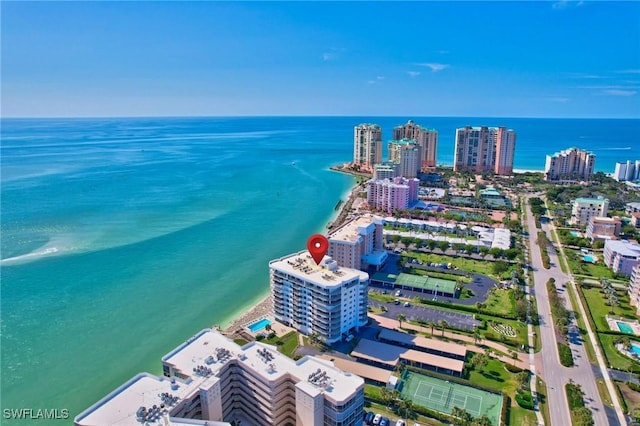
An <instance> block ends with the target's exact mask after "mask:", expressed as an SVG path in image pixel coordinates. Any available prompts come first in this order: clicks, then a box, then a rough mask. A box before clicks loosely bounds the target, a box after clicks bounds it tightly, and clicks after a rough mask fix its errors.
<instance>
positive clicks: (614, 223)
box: [587, 216, 622, 242]
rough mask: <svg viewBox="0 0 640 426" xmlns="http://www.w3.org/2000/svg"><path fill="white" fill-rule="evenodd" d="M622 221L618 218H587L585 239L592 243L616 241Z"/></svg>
mask: <svg viewBox="0 0 640 426" xmlns="http://www.w3.org/2000/svg"><path fill="white" fill-rule="evenodd" d="M621 229H622V220H621V219H620V218H619V217H595V216H592V217H590V218H589V222H588V224H587V238H589V239H590V240H591V242H594V241H604V240H610V239H613V240H616V239H618V237H619V236H620V230H621Z"/></svg>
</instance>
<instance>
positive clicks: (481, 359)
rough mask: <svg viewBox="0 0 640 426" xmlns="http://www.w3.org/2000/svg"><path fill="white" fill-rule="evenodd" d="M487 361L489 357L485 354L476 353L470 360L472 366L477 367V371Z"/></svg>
mask: <svg viewBox="0 0 640 426" xmlns="http://www.w3.org/2000/svg"><path fill="white" fill-rule="evenodd" d="M488 363H489V358H488V357H487V356H486V355H485V354H476V355H474V357H473V359H472V360H471V364H472V365H473V368H474V369H475V368H477V369H478V371H482V370H483V369H484V367H486V366H487V364H488Z"/></svg>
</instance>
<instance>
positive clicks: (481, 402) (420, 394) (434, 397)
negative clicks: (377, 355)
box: [399, 370, 502, 425]
mask: <svg viewBox="0 0 640 426" xmlns="http://www.w3.org/2000/svg"><path fill="white" fill-rule="evenodd" d="M399 389H400V395H401V396H402V397H404V398H407V399H410V400H411V401H413V402H414V403H415V404H418V405H422V406H423V407H425V408H429V409H431V410H436V411H440V412H441V413H446V414H451V411H452V410H453V407H458V408H463V409H465V410H466V411H467V412H468V413H469V414H471V415H472V416H473V417H481V416H483V415H486V416H487V417H488V418H489V419H491V422H492V423H493V424H494V425H498V422H499V420H500V411H501V410H502V395H499V394H496V393H491V392H486V391H483V390H480V389H476V388H473V387H471V386H465V385H461V384H458V383H453V382H449V381H445V380H440V379H436V378H435V377H429V376H425V375H423V374H419V373H414V372H412V371H409V370H405V371H404V373H403V374H402V378H401V379H400V385H399Z"/></svg>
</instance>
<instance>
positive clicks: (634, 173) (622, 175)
mask: <svg viewBox="0 0 640 426" xmlns="http://www.w3.org/2000/svg"><path fill="white" fill-rule="evenodd" d="M613 178H614V179H615V180H617V181H618V182H625V181H638V180H640V160H636V161H630V160H627V161H626V162H624V163H616V168H615V171H614V172H613Z"/></svg>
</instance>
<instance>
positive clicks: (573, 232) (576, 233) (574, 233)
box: [569, 231, 580, 237]
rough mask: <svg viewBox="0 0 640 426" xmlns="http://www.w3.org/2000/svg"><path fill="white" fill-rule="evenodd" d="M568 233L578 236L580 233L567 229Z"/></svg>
mask: <svg viewBox="0 0 640 426" xmlns="http://www.w3.org/2000/svg"><path fill="white" fill-rule="evenodd" d="M569 234H571V236H572V237H579V236H580V233H579V232H577V231H569Z"/></svg>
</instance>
